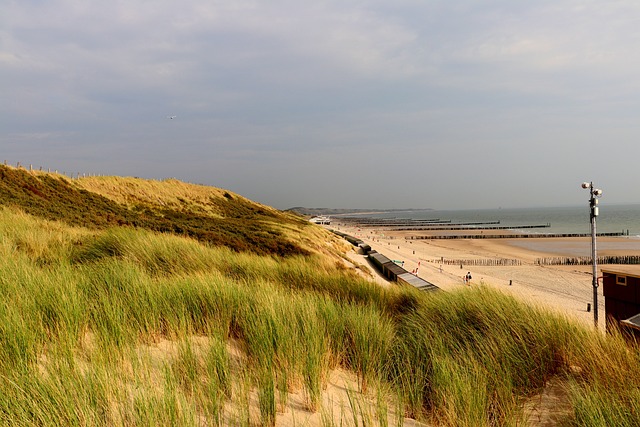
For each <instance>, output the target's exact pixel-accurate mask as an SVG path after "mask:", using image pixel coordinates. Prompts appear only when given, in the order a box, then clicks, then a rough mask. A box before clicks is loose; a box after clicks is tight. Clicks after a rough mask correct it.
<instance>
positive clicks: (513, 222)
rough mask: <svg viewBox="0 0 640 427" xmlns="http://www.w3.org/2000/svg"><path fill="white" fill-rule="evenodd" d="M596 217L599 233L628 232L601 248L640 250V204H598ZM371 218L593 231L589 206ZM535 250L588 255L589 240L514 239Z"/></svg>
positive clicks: (538, 230) (389, 214)
mask: <svg viewBox="0 0 640 427" xmlns="http://www.w3.org/2000/svg"><path fill="white" fill-rule="evenodd" d="M599 207H600V209H599V215H598V217H597V220H596V231H597V232H598V233H621V232H623V233H628V236H624V237H620V238H619V239H615V241H614V242H599V244H598V248H599V249H600V250H629V251H638V250H640V204H627V205H606V204H600V205H599ZM366 216H367V217H372V218H398V219H440V220H450V221H451V222H452V223H465V222H493V221H500V226H506V227H513V228H512V230H513V231H515V232H519V231H521V232H522V233H527V234H533V233H538V234H558V233H561V234H575V233H579V234H590V233H591V223H590V219H589V206H588V205H587V204H585V206H563V207H540V208H497V209H464V210H438V209H425V210H410V211H409V210H408V211H394V212H385V213H377V214H369V215H366ZM546 224H549V227H545V228H534V229H519V228H518V227H522V226H527V225H546ZM514 244H516V245H518V246H523V247H526V248H528V249H532V250H539V251H543V252H557V253H562V254H565V255H573V256H588V255H590V243H589V242H587V241H584V240H575V241H566V240H564V241H560V240H558V241H551V240H550V239H549V240H548V239H544V240H543V241H540V240H539V239H526V241H520V242H515V243H514Z"/></svg>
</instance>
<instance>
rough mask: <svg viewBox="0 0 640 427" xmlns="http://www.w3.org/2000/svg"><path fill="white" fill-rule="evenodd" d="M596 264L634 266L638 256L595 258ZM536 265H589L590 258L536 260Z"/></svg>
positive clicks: (590, 262) (639, 261)
mask: <svg viewBox="0 0 640 427" xmlns="http://www.w3.org/2000/svg"><path fill="white" fill-rule="evenodd" d="M596 261H597V263H598V264H623V265H636V264H640V256H638V255H622V256H615V255H613V256H599V257H596ZM536 264H538V265H591V264H592V260H591V257H590V256H585V257H548V258H537V259H536Z"/></svg>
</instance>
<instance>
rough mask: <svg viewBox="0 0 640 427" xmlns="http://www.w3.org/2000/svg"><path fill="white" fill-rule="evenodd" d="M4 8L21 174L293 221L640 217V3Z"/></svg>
mask: <svg viewBox="0 0 640 427" xmlns="http://www.w3.org/2000/svg"><path fill="white" fill-rule="evenodd" d="M0 7H1V10H2V12H1V13H0V93H1V95H2V102H1V103H0V149H1V151H0V152H1V153H2V154H1V156H2V157H3V159H0V161H2V160H6V161H7V162H8V163H10V164H14V165H15V164H16V162H21V163H22V164H23V165H28V164H33V165H34V167H40V166H42V167H44V168H45V169H47V168H50V169H51V170H54V169H57V170H59V171H67V172H68V173H71V172H73V173H77V172H80V173H95V174H106V175H121V176H138V177H143V178H154V179H156V178H157V179H162V178H168V177H176V178H178V179H181V180H184V181H188V182H194V183H200V184H206V185H213V186H216V187H222V188H225V189H228V190H231V191H234V192H237V193H240V194H242V195H244V196H246V197H249V198H251V199H253V200H256V201H259V202H262V203H266V204H268V205H271V206H275V207H277V208H281V209H284V208H289V207H292V206H307V207H334V208H339V207H352V208H373V207H375V208H406V207H414V208H437V209H466V208H493V207H529V206H557V205H580V204H586V202H587V199H588V192H587V191H585V190H583V189H581V188H580V183H581V182H582V181H585V180H593V181H594V183H595V185H596V186H599V187H600V188H602V189H603V191H604V196H603V198H602V200H601V204H603V205H604V204H606V203H611V204H614V203H634V202H636V203H640V185H639V182H640V180H639V178H640V176H639V175H640V167H639V164H640V143H639V141H638V137H639V136H640V48H639V46H640V25H638V22H640V2H638V1H636V0H621V1H615V0H613V1H587V0H575V1H572V0H548V1H547V0H529V1H524V0H523V1H514V0H487V1H480V0H475V1H473V0H443V1H439V0H385V1H379V0H370V1H367V0H324V1H322V0H320V1H305V0H224V1H217V0H180V1H178V0H153V1H150V0H149V1H143V0H126V1H125V0H123V1H119V0H116V1H85V0H16V1H13V0H0ZM174 115H175V116H176V117H175V118H174V119H169V118H168V117H170V116H174Z"/></svg>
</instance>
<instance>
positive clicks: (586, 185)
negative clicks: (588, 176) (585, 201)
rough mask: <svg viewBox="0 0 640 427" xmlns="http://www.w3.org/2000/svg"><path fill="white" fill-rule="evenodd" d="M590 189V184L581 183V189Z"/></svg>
mask: <svg viewBox="0 0 640 427" xmlns="http://www.w3.org/2000/svg"><path fill="white" fill-rule="evenodd" d="M590 187H591V184H590V183H588V182H583V183H582V188H590Z"/></svg>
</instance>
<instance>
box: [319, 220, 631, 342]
mask: <svg viewBox="0 0 640 427" xmlns="http://www.w3.org/2000/svg"><path fill="white" fill-rule="evenodd" d="M328 228H335V229H337V230H339V231H342V232H345V233H347V234H349V235H352V236H354V237H357V238H359V239H361V240H363V241H364V242H365V243H367V244H368V245H370V246H371V248H372V249H374V250H376V251H377V252H380V253H382V254H384V255H385V256H387V257H388V258H390V259H396V260H401V261H404V268H405V269H406V270H408V271H413V270H414V269H417V270H418V274H417V275H418V277H421V278H422V279H424V280H427V281H429V282H431V283H433V284H435V285H436V286H438V287H439V288H441V289H442V290H445V291H447V290H454V289H459V288H460V287H462V286H467V285H466V284H465V282H464V280H463V276H464V275H466V274H467V272H470V273H471V275H472V280H471V284H470V285H471V286H474V285H486V286H492V287H496V288H499V289H501V290H503V291H504V292H507V293H510V294H512V295H513V296H515V297H517V298H518V299H521V300H523V301H525V302H527V303H530V304H533V305H536V306H540V307H544V308H549V309H552V310H553V311H556V312H559V313H562V314H564V315H567V316H568V317H569V318H572V319H575V320H577V321H579V322H581V323H583V324H585V325H589V326H593V312H592V311H591V312H589V311H587V305H588V304H589V305H591V304H593V285H592V267H591V265H571V266H556V265H553V266H550V265H537V264H535V261H536V259H538V258H549V257H558V256H560V257H562V256H567V257H572V256H576V250H578V251H584V250H585V248H587V251H588V253H589V254H590V247H591V246H590V245H591V240H590V238H584V237H576V238H539V239H520V240H518V235H517V234H516V233H514V234H513V238H508V239H491V238H489V236H487V238H483V239H451V240H449V239H442V240H440V239H438V240H417V239H414V240H407V239H405V237H406V236H407V235H408V233H407V232H403V231H393V230H383V229H376V228H359V227H357V226H354V225H353V224H344V223H340V221H339V220H337V221H335V223H334V225H333V226H329V227H328ZM422 233H425V234H426V233H429V231H425V232H421V233H420V234H422ZM411 234H412V235H416V233H415V231H412V232H411ZM530 243H533V245H531V244H530ZM597 243H598V245H599V246H601V249H599V251H598V255H599V256H608V255H611V256H614V255H640V239H634V238H629V237H626V236H625V237H599V238H598V241H597ZM576 248H578V249H576ZM443 259H444V260H500V259H503V260H518V261H519V263H520V264H519V265H490V266H489V265H464V264H462V265H458V264H447V263H446V262H442V260H443ZM364 262H365V263H366V260H365V261H364ZM612 267H613V268H614V269H615V267H616V266H612ZM626 267H628V266H626ZM634 267H635V268H638V272H639V274H640V266H634ZM605 269H606V267H605ZM599 271H601V268H600V266H599ZM598 310H599V312H600V313H604V312H605V311H604V296H603V295H602V286H600V287H599V288H598ZM600 317H601V318H600V321H599V328H600V329H601V330H603V331H604V328H605V322H604V316H600Z"/></svg>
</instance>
